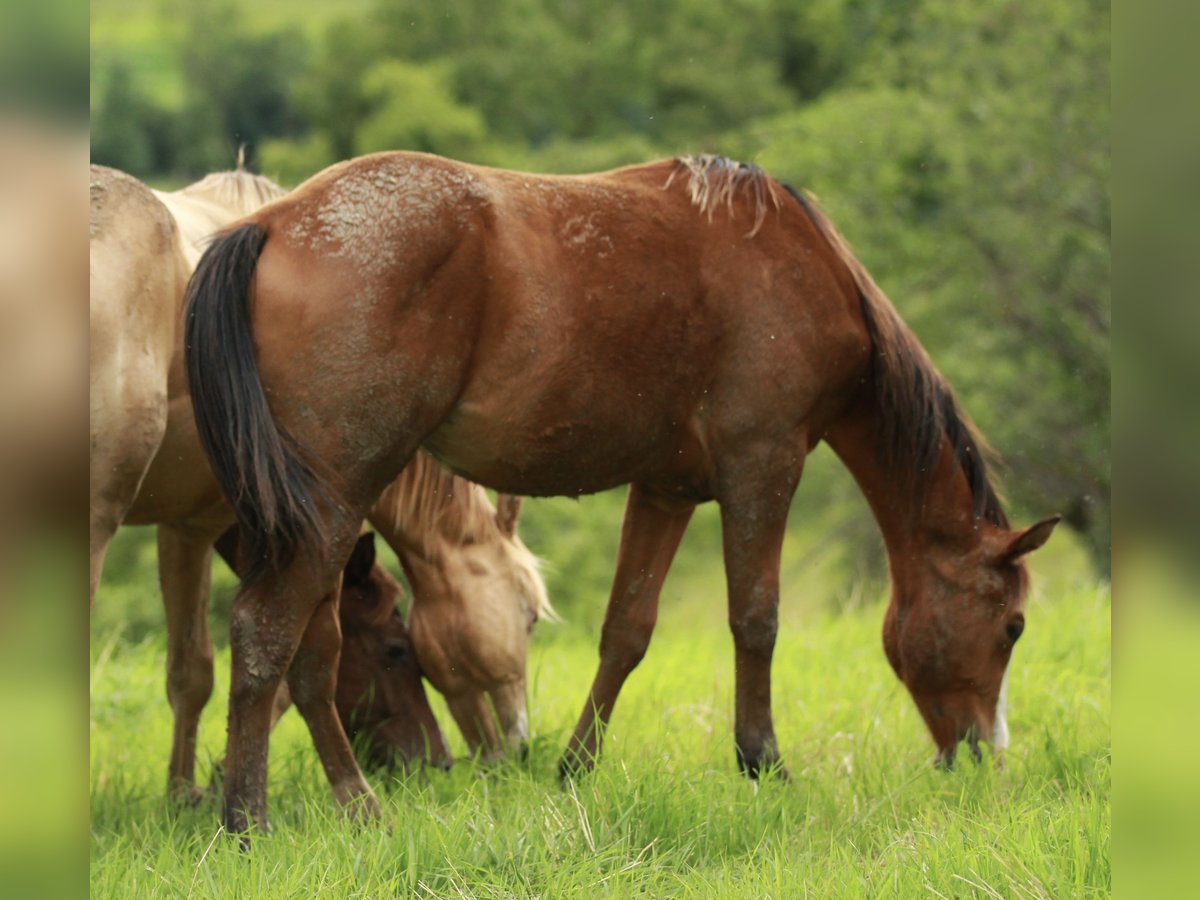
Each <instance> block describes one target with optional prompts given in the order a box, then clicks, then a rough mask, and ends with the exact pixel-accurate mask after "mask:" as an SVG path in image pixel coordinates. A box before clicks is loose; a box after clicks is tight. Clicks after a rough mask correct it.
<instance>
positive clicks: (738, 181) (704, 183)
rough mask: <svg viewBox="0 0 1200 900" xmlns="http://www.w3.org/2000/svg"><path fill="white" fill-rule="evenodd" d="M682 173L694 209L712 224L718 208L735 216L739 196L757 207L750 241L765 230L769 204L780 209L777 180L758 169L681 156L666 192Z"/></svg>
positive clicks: (706, 156)
mask: <svg viewBox="0 0 1200 900" xmlns="http://www.w3.org/2000/svg"><path fill="white" fill-rule="evenodd" d="M681 172H686V173H687V178H688V181H687V190H688V196H689V197H690V198H691V201H692V203H693V205H695V206H696V208H697V209H699V210H700V212H702V213H705V214H706V215H707V216H708V221H710V222H711V221H712V218H713V211H714V210H716V208H717V207H718V206H724V207H725V208H726V209H728V210H729V214H730V216H732V215H733V201H734V199H735V198H736V197H737V195H738V193H739V192H741V193H743V194H744V195H746V196H747V197H748V198H749V199H750V200H751V201H752V202H753V203H754V227H752V228H751V229H750V230H749V231H748V232H746V237H754V235H756V234H758V230H759V229H760V228H762V224H763V221H764V220H765V219H766V217H767V201H768V200H769V201H770V204H771V205H772V206H774V207H775V209H777V210H778V209H779V194H778V192H777V191H776V184H775V180H774V179H773V178H771V176H769V175H768V174H767V173H766V172H764V171H763V170H762V169H760V168H759V167H758V166H755V165H752V164H750V163H743V162H736V161H735V160H731V159H727V158H726V157H724V156H714V155H712V154H707V153H706V154H703V155H701V156H680V157H677V158H676V160H675V168H674V169H672V170H671V175H670V177H669V178H667V183H666V184H664V185H663V190H666V189H667V188H669V187H670V186H671V183H672V182H673V181H674V180H675V176H677V175H679V174H680V173H681Z"/></svg>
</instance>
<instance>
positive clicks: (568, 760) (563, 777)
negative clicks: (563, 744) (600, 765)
mask: <svg viewBox="0 0 1200 900" xmlns="http://www.w3.org/2000/svg"><path fill="white" fill-rule="evenodd" d="M594 764H595V763H594V761H593V760H592V758H591V757H590V756H583V755H581V754H579V753H576V752H575V751H573V750H568V751H567V752H566V753H564V754H563V757H562V759H560V760H559V761H558V783H559V786H560V787H566V786H567V783H568V782H570V781H574V780H575V779H577V778H580V777H582V776H584V775H586V774H587V773H588V772H590V771H591V770H592V766H593V765H594Z"/></svg>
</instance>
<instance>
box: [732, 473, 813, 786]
mask: <svg viewBox="0 0 1200 900" xmlns="http://www.w3.org/2000/svg"><path fill="white" fill-rule="evenodd" d="M798 480H799V479H798V477H797V479H796V480H795V481H792V482H791V484H790V486H788V485H780V484H772V485H770V486H769V487H768V488H766V489H762V490H758V491H755V492H754V493H753V495H752V496H747V495H746V494H744V493H742V492H741V491H737V492H734V493H733V495H732V496H730V497H728V499H725V498H723V499H722V500H721V531H722V541H723V545H724V555H725V577H726V580H727V584H728V590H729V628H730V630H731V631H732V632H733V646H734V663H735V682H736V689H735V700H734V703H735V711H734V740H735V746H734V750H735V752H736V755H737V762H738V768H740V769H741V770H742V771H743V772H744V773H746V774H747V775H749V776H750V777H751V778H757V777H758V775H759V773H760V772H761V771H763V770H764V769H773V770H774V771H775V772H776V773H777V774H778V775H780V776H781V777H783V778H787V777H788V774H787V770H786V769H784V768H783V766H782V765H781V764H780V756H779V746H778V743H777V742H776V740H775V725H774V722H773V721H772V718H771V657H772V655H773V654H774V651H775V635H776V631H777V628H778V624H777V623H778V616H779V561H780V551H781V549H782V547H783V535H784V530H785V528H786V526H787V513H788V507H789V505H790V503H791V497H792V493H793V492H794V491H795V487H796V481H798Z"/></svg>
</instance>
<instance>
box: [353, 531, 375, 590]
mask: <svg viewBox="0 0 1200 900" xmlns="http://www.w3.org/2000/svg"><path fill="white" fill-rule="evenodd" d="M373 565H375V533H374V532H371V531H368V532H367V533H366V534H364V535H361V536H360V537H359V539H358V541H357V542H355V544H354V549H353V550H352V551H351V552H350V559H349V561H348V562H347V563H346V578H347V579H348V580H349V581H353V582H362V581H366V580H367V576H368V575H370V574H371V567H372V566H373Z"/></svg>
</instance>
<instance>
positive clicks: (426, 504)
mask: <svg viewBox="0 0 1200 900" xmlns="http://www.w3.org/2000/svg"><path fill="white" fill-rule="evenodd" d="M378 514H382V515H386V516H387V517H388V518H390V519H391V522H390V524H391V525H392V526H393V528H395V530H397V531H400V530H402V529H400V528H399V523H401V522H404V523H408V524H409V525H410V526H411V525H412V524H413V523H415V524H416V528H415V529H414V528H411V527H410V528H407V529H403V530H404V533H405V534H406V535H407V536H408V537H410V538H411V539H412V540H413V541H414V542H415V544H416V548H417V552H418V553H419V554H420V555H421V556H423V557H424V558H425V559H436V558H437V556H438V555H439V554H440V553H441V552H442V550H443V549H444V548H445V547H446V546H460V545H462V544H466V543H485V542H486V543H498V542H507V544H508V546H509V548H510V550H511V551H512V560H513V564H514V566H515V567H517V568H519V569H521V570H523V571H524V572H525V573H526V575H527V576H528V578H527V581H528V582H529V585H530V588H531V590H532V592H533V594H534V597H535V600H536V605H537V614H538V618H539V619H549V620H550V621H558V619H559V616H558V613H557V612H555V610H554V607H553V606H551V604H550V597H549V596H548V595H547V593H546V585H545V582H544V581H543V580H542V577H541V575H540V573H539V569H540V564H539V560H538V558H537V557H536V556H535V555H534V554H533V553H532V552H531V551H530V550H529V548H528V547H526V546H525V544H524V543H522V542H521V541H520V540H519V539H514V538H509V536H508V535H507V534H505V533H504V532H503V531H502V530H501V529H500V526H499V524H498V522H497V520H496V507H494V506H493V505H492V502H491V501H490V500H489V499H488V496H487V491H485V490H484V489H483V488H482V487H480V486H479V485H477V484H475V483H474V482H471V481H467V479H465V478H460V477H459V476H457V475H455V474H453V473H452V472H450V471H448V470H446V469H444V468H443V467H442V466H441V465H440V464H439V463H438V462H437V461H436V460H435V459H434V458H433V457H431V456H430V455H429V454H427V453H425V452H424V451H420V452H418V453H417V455H416V456H415V457H413V460H412V462H410V463H409V464H408V466H406V467H405V468H404V470H403V471H402V472H401V473H400V475H399V477H398V478H396V480H395V481H393V482H392V483H391V484H390V485H389V486H388V488H387V490H385V491H384V492H383V494H382V495H380V497H379V501H378V502H377V503H376V504H375V506H374V507H373V509H372V516H375V515H378Z"/></svg>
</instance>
